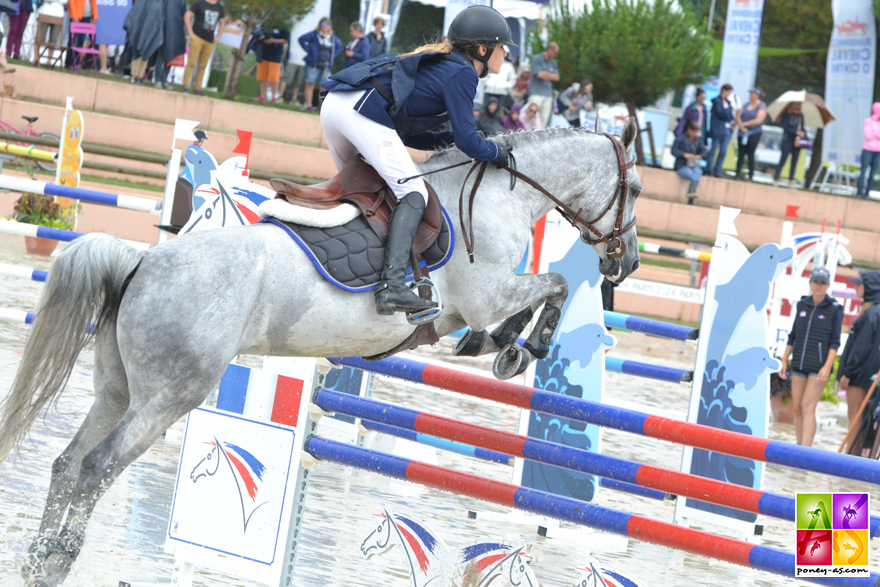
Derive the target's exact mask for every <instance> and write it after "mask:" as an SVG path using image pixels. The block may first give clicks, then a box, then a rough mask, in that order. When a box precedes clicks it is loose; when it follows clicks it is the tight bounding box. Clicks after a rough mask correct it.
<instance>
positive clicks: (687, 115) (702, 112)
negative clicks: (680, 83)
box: [675, 88, 707, 143]
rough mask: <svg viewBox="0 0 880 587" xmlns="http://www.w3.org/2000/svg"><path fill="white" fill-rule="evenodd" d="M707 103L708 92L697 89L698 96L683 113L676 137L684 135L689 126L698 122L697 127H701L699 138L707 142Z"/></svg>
mask: <svg viewBox="0 0 880 587" xmlns="http://www.w3.org/2000/svg"><path fill="white" fill-rule="evenodd" d="M705 101H706V90H704V89H703V88H697V95H696V96H695V97H694V101H693V102H692V103H691V104H688V107H687V108H685V109H684V112H682V113H681V118H679V119H678V126H677V127H676V128H675V136H680V135H683V134H684V132H685V128H686V127H687V125H688V124H690V123H692V122H696V123H697V126H699V127H700V133H699V134H698V135H697V136H698V137H700V138H701V139H702V140H703V142H704V143H705V142H706V140H705V137H706V118H707V117H706V107H705V105H704V102H705Z"/></svg>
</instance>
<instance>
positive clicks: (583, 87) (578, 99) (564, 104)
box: [559, 79, 593, 128]
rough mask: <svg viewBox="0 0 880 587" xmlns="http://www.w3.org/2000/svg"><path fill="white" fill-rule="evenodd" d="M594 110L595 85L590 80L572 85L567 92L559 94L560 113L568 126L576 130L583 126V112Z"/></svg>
mask: <svg viewBox="0 0 880 587" xmlns="http://www.w3.org/2000/svg"><path fill="white" fill-rule="evenodd" d="M592 109H593V84H592V83H590V80H588V79H585V80H582V81H581V83H579V84H577V83H575V84H571V87H569V88H568V89H567V90H565V91H564V92H562V93H561V94H559V111H560V113H561V114H562V116H563V118H565V119H566V120H567V121H568V124H570V125H571V126H573V127H574V128H579V127H580V125H581V110H586V111H590V110H592Z"/></svg>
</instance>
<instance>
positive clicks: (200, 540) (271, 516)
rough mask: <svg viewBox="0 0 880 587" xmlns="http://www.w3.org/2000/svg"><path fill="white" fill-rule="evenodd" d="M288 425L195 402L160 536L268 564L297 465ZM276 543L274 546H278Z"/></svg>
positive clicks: (277, 552) (280, 538)
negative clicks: (165, 525) (164, 529)
mask: <svg viewBox="0 0 880 587" xmlns="http://www.w3.org/2000/svg"><path fill="white" fill-rule="evenodd" d="M294 436H295V434H294V431H293V430H291V429H290V428H286V427H283V426H278V425H276V424H272V423H266V422H256V421H254V420H249V419H247V418H243V417H241V416H238V415H236V414H230V413H227V412H222V411H216V410H209V409H205V408H199V409H196V410H193V412H192V413H190V415H189V417H188V419H187V430H186V435H185V438H184V444H183V447H182V449H181V456H180V467H179V469H178V473H177V483H176V485H175V489H174V493H175V496H174V504H173V506H172V510H171V518H170V521H169V525H168V536H167V537H168V540H169V541H173V542H176V543H180V544H188V545H193V546H196V547H201V548H204V549H208V550H210V551H214V552H215V553H222V554H225V555H227V556H228V557H230V558H239V559H243V560H244V561H252V562H254V563H258V564H260V565H266V566H273V565H274V564H275V563H276V560H277V561H279V562H280V559H281V558H282V549H283V548H284V538H285V536H284V535H283V533H284V532H286V530H287V524H286V523H283V522H284V520H286V517H285V514H286V513H287V512H285V511H284V510H285V508H284V504H285V501H287V502H290V501H291V499H290V494H291V493H292V491H293V487H290V486H289V484H288V474H289V472H290V469H291V467H292V466H295V465H296V464H297V462H296V460H295V457H296V454H295V450H294V449H295V438H294ZM279 547H280V548H279Z"/></svg>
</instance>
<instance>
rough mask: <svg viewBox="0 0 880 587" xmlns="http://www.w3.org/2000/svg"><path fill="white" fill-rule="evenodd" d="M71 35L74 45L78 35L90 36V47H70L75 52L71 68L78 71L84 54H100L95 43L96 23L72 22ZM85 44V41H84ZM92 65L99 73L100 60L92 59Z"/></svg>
mask: <svg viewBox="0 0 880 587" xmlns="http://www.w3.org/2000/svg"><path fill="white" fill-rule="evenodd" d="M70 35H71V37H73V39H74V45H76V44H77V43H76V38H77V35H85V36H87V37H88V41H89V46H88V47H76V46H73V47H70V50H71V51H73V52H74V56H73V65H72V67H71V69H73V71H77V70H78V69H79V65H80V63H81V61H82V59H83V57H82V56H83V55H100V53H101V52H100V51H98V49H97V47H96V45H95V23H85V22H71V23H70ZM83 44H85V42H83ZM92 61H93V63H92V65H93V66H94V69H95V74H97V73H98V61H97V60H96V59H93V60H92Z"/></svg>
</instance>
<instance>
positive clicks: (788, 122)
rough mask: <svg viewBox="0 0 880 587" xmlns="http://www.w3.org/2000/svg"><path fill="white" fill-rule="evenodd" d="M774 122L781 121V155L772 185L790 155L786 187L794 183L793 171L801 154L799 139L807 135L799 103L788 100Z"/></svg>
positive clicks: (777, 178) (777, 179) (776, 181)
mask: <svg viewBox="0 0 880 587" xmlns="http://www.w3.org/2000/svg"><path fill="white" fill-rule="evenodd" d="M776 122H781V123H782V145H781V147H782V157H780V158H779V165H777V166H776V174H775V175H774V176H773V185H779V176H780V175H782V168H783V167H784V166H785V161H786V159H788V156H789V155H791V167H790V168H789V170H788V187H791V186H792V185H793V184H794V172H795V170H796V169H797V164H798V159H799V158H800V155H801V141H802V140H804V138H806V136H807V132H806V131H805V130H804V115H803V114H801V103H800V102H790V103H789V104H788V106H786V107H785V110H783V111H782V114H781V115H780V117H779V119H778V120H777V121H776Z"/></svg>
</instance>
